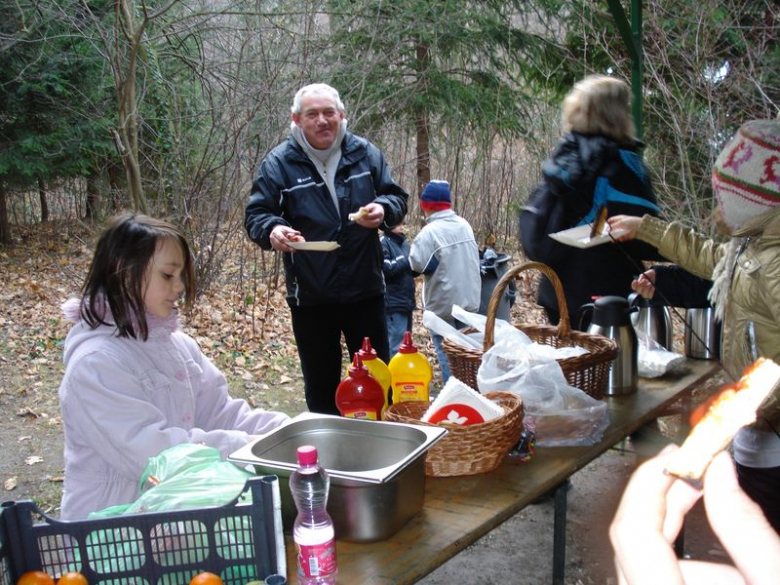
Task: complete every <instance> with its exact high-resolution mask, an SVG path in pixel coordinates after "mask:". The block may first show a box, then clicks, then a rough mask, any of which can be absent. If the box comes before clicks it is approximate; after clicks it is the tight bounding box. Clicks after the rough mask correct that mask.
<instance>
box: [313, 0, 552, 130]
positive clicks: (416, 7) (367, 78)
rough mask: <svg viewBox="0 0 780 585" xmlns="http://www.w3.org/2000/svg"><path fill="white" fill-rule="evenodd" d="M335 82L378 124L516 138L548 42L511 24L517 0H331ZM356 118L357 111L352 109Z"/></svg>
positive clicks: (369, 124) (363, 121)
mask: <svg viewBox="0 0 780 585" xmlns="http://www.w3.org/2000/svg"><path fill="white" fill-rule="evenodd" d="M328 6H329V10H330V13H331V31H332V35H331V38H330V39H329V45H330V46H331V47H332V53H331V55H332V58H331V59H330V61H331V62H332V63H335V64H337V65H336V66H335V68H334V71H333V74H332V78H333V79H332V83H333V84H334V85H335V86H336V87H338V88H339V89H340V91H342V92H343V94H344V96H345V98H346V99H347V100H349V102H351V103H353V104H354V105H356V106H357V108H354V107H353V109H352V110H351V111H352V112H353V114H354V113H355V112H357V113H358V116H359V118H358V122H359V125H360V126H361V127H363V128H367V129H372V128H376V127H378V126H380V125H382V124H383V123H386V122H387V121H388V120H393V119H395V120H397V119H400V120H402V121H405V123H406V124H409V125H412V126H413V124H414V123H415V121H416V120H417V119H418V118H419V117H420V116H421V115H422V114H425V115H427V116H428V118H429V123H430V125H431V126H432V127H433V126H435V125H443V126H457V125H461V124H465V125H467V126H468V127H470V128H471V129H472V130H474V131H478V132H482V133H486V134H488V135H491V134H493V133H498V134H499V135H501V136H504V137H507V138H508V137H513V136H514V137H516V136H519V135H521V134H522V133H523V131H524V130H525V129H526V128H527V119H526V118H527V117H526V115H525V114H526V110H525V106H526V105H527V102H528V99H529V96H528V93H527V92H526V91H525V88H524V81H523V80H524V76H525V74H526V73H527V69H528V64H529V63H535V62H536V60H537V59H538V58H539V56H541V55H543V54H545V51H548V52H549V51H552V50H553V49H554V47H553V45H552V44H550V43H549V42H548V41H546V40H545V39H543V38H541V37H539V36H537V35H533V34H530V33H528V32H526V31H525V30H523V29H521V28H519V27H518V26H517V25H516V24H515V20H514V19H515V16H516V13H517V11H518V10H522V9H523V6H524V3H522V2H470V1H464V0H439V1H435V2H431V1H429V0H402V1H398V2H393V3H388V2H384V1H382V0H368V1H364V2H360V3H359V4H358V3H355V2H352V1H350V0H331V1H330V2H329V3H328ZM353 118H354V116H353Z"/></svg>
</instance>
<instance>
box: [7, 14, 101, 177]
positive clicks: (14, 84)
mask: <svg viewBox="0 0 780 585" xmlns="http://www.w3.org/2000/svg"><path fill="white" fill-rule="evenodd" d="M59 16H60V15H59V13H58V12H56V11H53V12H47V11H46V10H45V9H43V8H42V7H40V5H39V4H38V3H34V4H33V3H29V2H21V1H20V2H17V3H15V4H14V5H13V6H10V5H6V6H5V7H4V8H2V9H0V19H2V22H0V28H2V32H3V34H4V35H7V38H10V39H12V43H11V44H10V46H8V47H6V48H5V50H2V51H0V58H2V63H0V136H2V146H0V176H1V177H3V179H4V180H5V181H7V182H8V183H9V184H12V185H18V186H26V185H29V184H31V183H33V182H34V181H36V180H37V179H38V178H43V179H47V180H48V179H52V178H59V177H68V176H76V175H82V174H85V173H87V172H89V170H90V168H92V167H93V166H94V161H95V156H98V155H102V156H105V154H106V153H107V152H110V149H111V148H112V147H111V143H110V136H109V134H108V132H107V131H106V127H105V123H106V120H105V118H104V114H103V113H102V112H104V111H105V109H104V107H103V106H104V102H105V97H104V96H105V93H106V86H105V84H104V83H103V81H102V76H101V63H100V60H99V59H98V58H97V56H96V55H94V54H92V53H91V51H90V49H89V46H88V44H87V43H86V42H85V41H84V40H83V39H81V38H80V37H78V36H77V35H73V34H72V31H71V29H70V28H69V27H68V26H66V23H65V22H64V21H63V20H62V19H61V18H60V17H59ZM90 104H93V105H97V104H99V107H96V108H95V109H94V110H91V109H89V105H90Z"/></svg>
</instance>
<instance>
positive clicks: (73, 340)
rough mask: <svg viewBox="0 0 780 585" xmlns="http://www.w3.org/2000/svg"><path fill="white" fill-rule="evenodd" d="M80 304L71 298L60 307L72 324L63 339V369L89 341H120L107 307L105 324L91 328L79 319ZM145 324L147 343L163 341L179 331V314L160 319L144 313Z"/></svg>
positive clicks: (80, 301) (175, 312)
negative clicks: (114, 339)
mask: <svg viewBox="0 0 780 585" xmlns="http://www.w3.org/2000/svg"><path fill="white" fill-rule="evenodd" d="M82 302H83V300H82V299H76V298H72V299H68V300H67V301H65V302H64V303H62V305H61V306H60V308H61V309H62V314H63V315H64V316H65V318H66V319H67V320H68V321H72V322H73V323H74V326H73V328H72V329H71V330H70V332H69V333H68V336H67V337H66V339H65V347H64V351H63V361H64V365H65V367H67V366H68V361H69V360H70V359H71V358H72V357H73V355H74V353H75V352H76V350H77V349H78V348H80V347H82V346H83V345H84V344H85V343H87V342H89V341H90V340H92V339H96V338H102V337H116V338H117V339H120V338H119V336H118V335H117V329H116V326H115V325H114V319H113V316H112V315H111V312H110V311H109V309H108V307H107V306H106V307H105V315H104V320H105V321H106V322H107V324H106V325H98V326H97V327H94V328H92V327H90V325H89V324H88V323H87V322H85V321H84V320H83V319H82V318H81V303H82ZM146 324H147V326H148V327H149V339H148V340H149V341H151V340H155V339H160V340H165V339H168V338H170V336H171V334H173V332H174V331H176V330H178V329H179V314H178V312H177V311H173V312H171V314H170V315H169V316H168V317H167V318H165V319H161V318H159V317H155V316H154V315H151V314H149V313H146ZM129 340H130V341H134V340H133V339H132V338H129ZM138 341H139V342H140V343H144V342H143V341H142V340H140V339H138Z"/></svg>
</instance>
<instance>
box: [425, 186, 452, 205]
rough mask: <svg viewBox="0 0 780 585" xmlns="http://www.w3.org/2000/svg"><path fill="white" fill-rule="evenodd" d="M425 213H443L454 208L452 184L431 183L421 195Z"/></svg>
mask: <svg viewBox="0 0 780 585" xmlns="http://www.w3.org/2000/svg"><path fill="white" fill-rule="evenodd" d="M420 207H422V208H423V211H442V210H444V209H449V208H450V207H452V201H451V200H450V184H449V183H448V182H447V181H431V182H430V183H428V184H427V185H426V186H425V189H423V192H422V194H421V195H420Z"/></svg>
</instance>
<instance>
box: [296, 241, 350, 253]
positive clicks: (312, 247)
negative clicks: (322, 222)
mask: <svg viewBox="0 0 780 585" xmlns="http://www.w3.org/2000/svg"><path fill="white" fill-rule="evenodd" d="M287 245H288V246H290V247H291V248H293V249H294V250H306V251H309V252H332V251H333V250H335V249H336V248H338V247H339V243H338V242H287Z"/></svg>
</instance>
